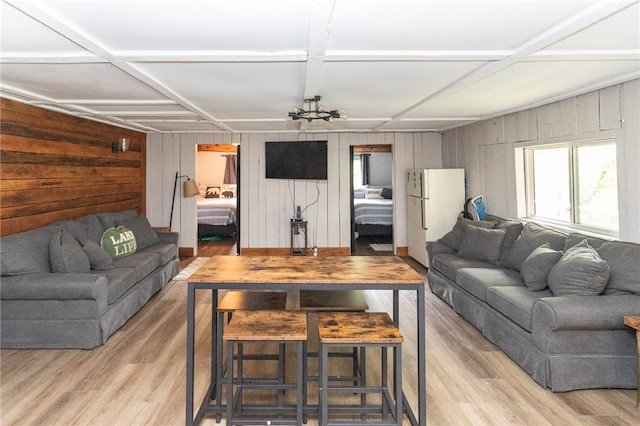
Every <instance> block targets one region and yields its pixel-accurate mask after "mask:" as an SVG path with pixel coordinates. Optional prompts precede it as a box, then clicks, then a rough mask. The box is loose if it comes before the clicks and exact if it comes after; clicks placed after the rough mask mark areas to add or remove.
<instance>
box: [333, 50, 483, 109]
mask: <svg viewBox="0 0 640 426" xmlns="http://www.w3.org/2000/svg"><path fill="white" fill-rule="evenodd" d="M480 65H482V63H479V62H472V61H460V62H440V61H430V62H422V61H420V62H383V61H380V62H372V63H370V64H367V72H366V74H363V73H362V63H360V62H325V64H324V66H323V69H322V77H321V80H320V86H321V87H322V88H323V93H320V94H321V95H324V99H323V100H324V102H323V103H324V104H325V107H326V108H328V109H340V108H344V109H346V111H347V114H348V115H349V117H353V118H367V117H379V118H391V117H393V116H395V115H396V114H398V113H399V112H400V111H403V110H404V109H406V108H409V107H411V106H412V105H414V104H415V103H417V102H419V101H420V100H422V99H423V98H425V97H427V96H430V95H432V94H433V93H435V92H436V91H438V90H439V89H440V88H442V87H443V86H447V85H448V84H451V83H453V82H454V81H455V80H456V79H458V78H460V77H462V76H463V75H465V74H467V73H469V72H471V71H473V70H474V69H476V68H478V67H479V66H480ZM325 93H326V94H325Z"/></svg>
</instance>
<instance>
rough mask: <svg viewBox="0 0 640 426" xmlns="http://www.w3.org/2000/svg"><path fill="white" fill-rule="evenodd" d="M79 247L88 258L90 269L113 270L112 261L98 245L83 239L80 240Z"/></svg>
mask: <svg viewBox="0 0 640 426" xmlns="http://www.w3.org/2000/svg"><path fill="white" fill-rule="evenodd" d="M80 245H81V246H82V249H83V250H84V252H85V253H86V254H87V257H88V258H89V265H91V269H93V270H95V271H102V270H105V269H113V259H112V258H111V256H109V253H107V252H106V251H104V250H103V249H102V247H100V244H98V243H96V242H95V241H91V240H89V239H86V238H85V239H81V240H80Z"/></svg>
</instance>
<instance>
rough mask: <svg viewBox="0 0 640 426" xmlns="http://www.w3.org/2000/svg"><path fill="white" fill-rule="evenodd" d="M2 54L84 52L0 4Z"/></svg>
mask: <svg viewBox="0 0 640 426" xmlns="http://www.w3.org/2000/svg"><path fill="white" fill-rule="evenodd" d="M0 23H1V24H2V25H1V28H0V45H1V46H2V53H3V54H6V53H13V54H20V53H28V54H32V55H33V54H40V55H42V54H48V55H50V56H53V55H56V54H59V53H62V52H65V53H72V54H82V53H85V50H84V49H82V48H80V47H79V46H78V45H77V44H75V43H73V42H72V41H70V40H68V39H66V38H65V37H64V36H62V35H60V34H58V33H56V32H55V31H52V30H51V29H50V28H48V27H46V26H44V25H42V24H41V23H39V22H37V21H35V20H34V19H32V18H30V17H29V16H28V15H25V14H24V13H23V12H21V11H19V10H17V9H15V8H13V7H12V6H10V5H8V4H6V3H1V4H0Z"/></svg>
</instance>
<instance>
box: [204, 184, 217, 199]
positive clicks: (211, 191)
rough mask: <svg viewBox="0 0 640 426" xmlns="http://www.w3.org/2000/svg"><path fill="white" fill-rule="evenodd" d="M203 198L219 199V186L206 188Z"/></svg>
mask: <svg viewBox="0 0 640 426" xmlns="http://www.w3.org/2000/svg"><path fill="white" fill-rule="evenodd" d="M204 198H220V187H219V186H207V192H206V194H205V196H204Z"/></svg>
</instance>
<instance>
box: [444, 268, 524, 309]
mask: <svg viewBox="0 0 640 426" xmlns="http://www.w3.org/2000/svg"><path fill="white" fill-rule="evenodd" d="M456 282H457V283H458V285H459V286H460V287H462V288H463V289H465V290H467V291H468V292H469V293H471V294H473V295H474V296H475V297H477V298H478V299H480V300H482V301H483V302H486V301H487V288H489V287H494V286H522V281H521V280H520V274H518V272H517V271H514V270H511V269H506V268H462V269H458V276H457V279H456Z"/></svg>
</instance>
